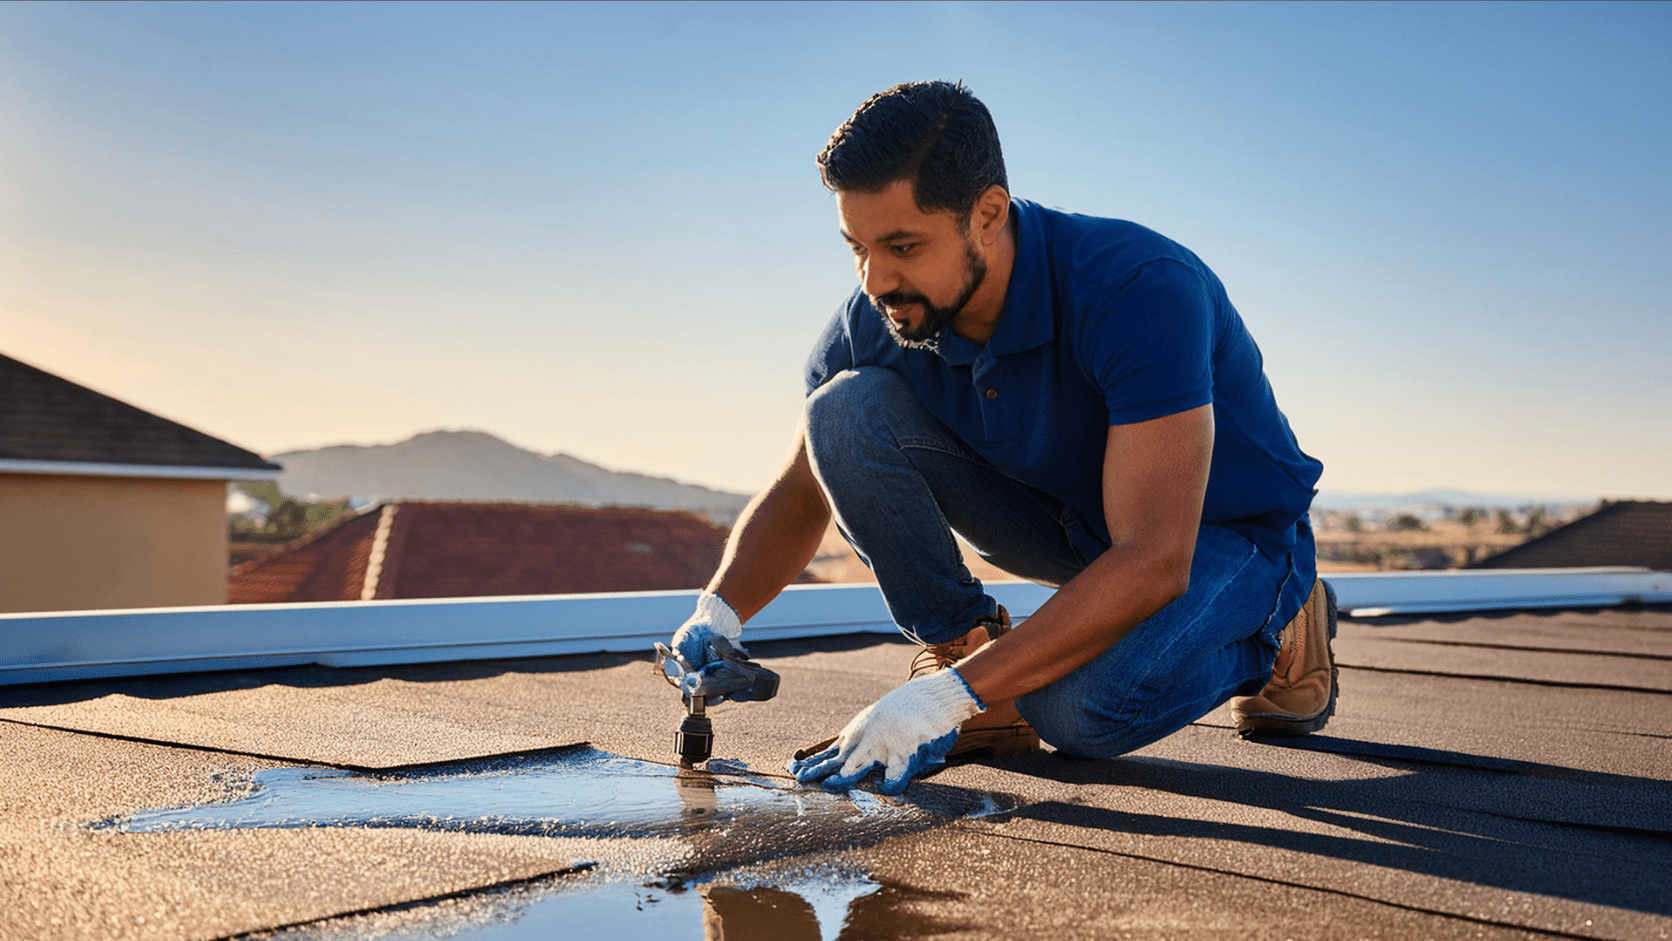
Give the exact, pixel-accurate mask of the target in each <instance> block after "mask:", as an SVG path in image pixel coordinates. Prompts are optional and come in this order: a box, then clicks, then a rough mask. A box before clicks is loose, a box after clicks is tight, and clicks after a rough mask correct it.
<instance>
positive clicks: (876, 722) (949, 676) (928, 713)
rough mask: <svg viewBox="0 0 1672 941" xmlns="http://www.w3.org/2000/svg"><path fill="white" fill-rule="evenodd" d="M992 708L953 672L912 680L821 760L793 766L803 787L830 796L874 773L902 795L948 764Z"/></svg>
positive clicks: (851, 726) (852, 725) (887, 790)
mask: <svg viewBox="0 0 1672 941" xmlns="http://www.w3.org/2000/svg"><path fill="white" fill-rule="evenodd" d="M985 711H987V707H986V706H985V705H983V704H982V702H981V700H980V699H979V698H977V697H976V695H975V692H974V691H973V690H971V689H970V688H969V684H968V683H965V682H964V678H963V677H962V676H959V675H958V671H957V670H955V669H952V668H951V667H948V668H946V669H944V670H939V671H937V672H935V673H931V674H929V675H928V676H921V677H918V678H917V679H915V680H911V681H910V682H908V683H906V684H905V685H904V686H901V687H900V688H899V689H896V690H895V691H894V692H892V693H889V694H888V695H886V696H884V697H883V698H881V699H879V700H877V701H876V702H874V703H872V704H871V705H870V706H868V707H867V708H866V709H865V711H863V712H861V713H860V714H859V715H857V716H854V717H853V721H852V722H849V723H848V725H847V728H844V729H843V730H842V734H840V735H838V736H836V743H835V744H834V745H831V746H830V747H829V748H827V749H825V750H824V751H822V752H819V753H818V754H816V755H812V756H809V757H807V758H803V759H802V760H800V761H791V762H790V763H789V771H790V773H791V774H793V775H795V779H796V780H797V781H800V782H801V783H802V784H811V783H812V782H814V781H822V784H823V786H824V788H825V790H828V791H845V790H847V789H849V788H851V787H853V786H854V785H856V784H858V783H859V781H860V779H861V778H863V777H865V775H867V774H869V773H870V772H871V770H872V769H873V768H878V767H880V768H881V769H882V771H883V775H882V787H881V788H880V791H881V792H882V793H884V794H898V793H900V792H901V791H904V790H905V789H906V785H907V784H908V783H909V782H910V781H911V779H912V778H914V777H917V776H918V775H919V774H922V773H923V772H924V771H927V770H929V769H931V768H934V767H937V766H939V765H943V764H946V753H947V752H949V751H951V750H952V746H953V745H954V744H955V743H956V742H957V741H958V726H960V725H962V724H963V722H964V720H965V719H968V718H969V717H970V716H973V715H975V714H977V713H980V712H985Z"/></svg>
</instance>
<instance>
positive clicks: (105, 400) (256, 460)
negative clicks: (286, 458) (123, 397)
mask: <svg viewBox="0 0 1672 941" xmlns="http://www.w3.org/2000/svg"><path fill="white" fill-rule="evenodd" d="M0 458H4V459H10V460H19V461H61V462H77V463H83V462H84V463H93V464H137V465H145V466H154V467H216V468H220V467H224V468H233V469H239V470H270V471H278V470H280V469H281V468H280V467H279V465H277V464H273V463H271V462H269V461H266V460H264V459H263V458H262V457H261V455H259V454H256V453H254V452H252V451H246V450H244V449H243V448H240V447H238V446H237V445H234V444H229V443H227V442H225V441H222V440H221V439H219V438H214V437H211V436H209V435H206V434H204V433H203V432H201V431H197V430H194V429H192V428H188V427H186V426H185V425H182V424H180V423H178V422H173V421H169V420H168V419H166V418H162V417H160V416H157V415H153V414H151V413H150V412H147V411H145V410H144V409H141V408H136V407H134V406H132V405H129V404H127V403H126V402H122V401H120V400H117V399H113V398H111V397H110V396H108V395H104V394H103V393H99V392H94V391H93V390H92V389H89V388H86V387H85V386H80V385H77V384H75V383H73V382H71V381H69V380H68V379H63V378H60V377H58V376H55V375H53V374H51V373H49V372H46V371H44V370H41V369H37V368H35V367H34V366H30V365H29V364H27V363H23V362H19V361H18V360H15V359H12V358H11V357H8V356H0Z"/></svg>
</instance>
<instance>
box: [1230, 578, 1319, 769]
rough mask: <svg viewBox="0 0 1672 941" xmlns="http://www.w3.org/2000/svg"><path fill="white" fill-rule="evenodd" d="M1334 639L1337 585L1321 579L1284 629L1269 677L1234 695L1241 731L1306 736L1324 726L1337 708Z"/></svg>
mask: <svg viewBox="0 0 1672 941" xmlns="http://www.w3.org/2000/svg"><path fill="white" fill-rule="evenodd" d="M1334 638H1335V590H1334V589H1332V588H1330V587H1329V583H1328V582H1325V581H1324V580H1323V579H1321V578H1320V579H1318V580H1317V581H1316V582H1314V583H1313V585H1312V594H1311V595H1310V596H1308V597H1307V599H1306V604H1305V605H1303V606H1302V607H1301V609H1300V612H1299V613H1298V614H1296V615H1295V618H1294V620H1292V621H1290V622H1289V623H1288V625H1287V626H1285V627H1284V628H1283V649H1282V650H1280V651H1278V653H1277V662H1276V664H1274V665H1273V666H1272V671H1271V682H1269V683H1267V684H1266V688H1265V689H1262V690H1260V694H1259V695H1258V696H1238V697H1236V698H1234V699H1232V700H1231V717H1232V718H1233V719H1235V720H1236V723H1237V734H1239V735H1241V736H1243V737H1244V738H1247V737H1248V736H1250V735H1308V734H1310V733H1312V732H1316V731H1318V730H1319V729H1321V728H1323V727H1324V723H1326V722H1328V721H1329V717H1330V715H1331V714H1332V713H1333V712H1335V693H1336V682H1335V680H1336V671H1335V656H1334V654H1333V653H1332V652H1331V651H1330V641H1331V640H1333V639H1334Z"/></svg>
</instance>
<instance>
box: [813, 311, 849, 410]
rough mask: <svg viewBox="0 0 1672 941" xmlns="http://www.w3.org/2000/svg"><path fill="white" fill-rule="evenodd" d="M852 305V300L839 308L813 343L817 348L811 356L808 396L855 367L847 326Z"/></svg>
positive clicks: (814, 347) (814, 348)
mask: <svg viewBox="0 0 1672 941" xmlns="http://www.w3.org/2000/svg"><path fill="white" fill-rule="evenodd" d="M852 307H853V301H852V300H851V299H850V300H848V301H844V302H843V303H842V306H840V307H838V308H836V313H834V314H832V315H831V316H830V322H829V323H827V324H825V327H824V331H823V332H822V333H820V334H819V339H818V342H817V343H814V344H813V351H812V352H811V353H809V354H808V355H807V376H806V378H807V394H808V395H812V394H813V392H814V391H815V390H816V389H818V387H819V386H822V385H824V384H825V383H826V382H829V381H830V377H831V376H834V375H836V374H837V373H839V372H842V371H844V370H848V369H852V368H853V366H854V362H853V342H852V340H851V338H850V337H849V334H848V328H847V320H848V314H849V311H850V310H851V309H852Z"/></svg>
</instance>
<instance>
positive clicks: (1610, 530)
mask: <svg viewBox="0 0 1672 941" xmlns="http://www.w3.org/2000/svg"><path fill="white" fill-rule="evenodd" d="M1590 565H1640V566H1643V567H1644V568H1650V569H1655V570H1657V571H1663V572H1664V571H1672V503H1660V502H1655V501H1646V500H1622V501H1620V502H1618V503H1609V504H1606V505H1605V506H1603V508H1602V509H1600V510H1597V511H1596V512H1595V513H1592V514H1591V515H1589V516H1585V517H1581V518H1579V519H1577V520H1574V521H1573V522H1571V523H1569V524H1567V525H1566V526H1563V527H1561V528H1560V529H1553V530H1551V531H1550V532H1548V533H1545V534H1544V535H1542V536H1540V537H1538V538H1537V539H1530V540H1528V541H1527V542H1524V543H1522V544H1521V545H1519V546H1515V547H1514V548H1512V549H1506V550H1504V551H1503V552H1500V553H1498V554H1497V555H1495V556H1491V557H1489V558H1485V559H1482V560H1480V561H1479V562H1476V563H1475V564H1474V566H1473V567H1474V568H1483V569H1510V568H1581V567H1584V566H1590Z"/></svg>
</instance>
